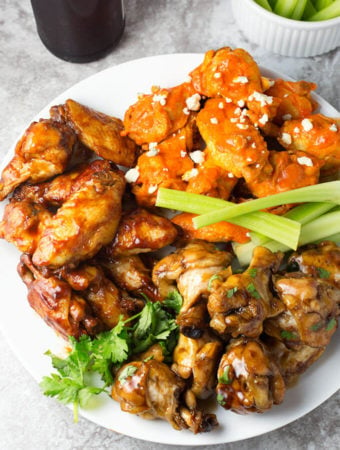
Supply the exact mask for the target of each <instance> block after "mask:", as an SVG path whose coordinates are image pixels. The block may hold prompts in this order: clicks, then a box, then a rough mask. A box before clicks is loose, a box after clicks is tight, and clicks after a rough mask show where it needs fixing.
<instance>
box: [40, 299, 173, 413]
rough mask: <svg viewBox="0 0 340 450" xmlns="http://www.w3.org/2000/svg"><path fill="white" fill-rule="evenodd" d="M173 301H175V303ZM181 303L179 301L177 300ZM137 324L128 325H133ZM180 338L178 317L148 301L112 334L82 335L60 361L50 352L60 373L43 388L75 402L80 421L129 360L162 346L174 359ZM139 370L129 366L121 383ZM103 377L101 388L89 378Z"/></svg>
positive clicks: (47, 381) (69, 401) (63, 400)
mask: <svg viewBox="0 0 340 450" xmlns="http://www.w3.org/2000/svg"><path fill="white" fill-rule="evenodd" d="M172 301H173V300H172ZM176 302H178V298H177V300H176ZM133 320H136V322H135V324H134V325H132V326H130V327H129V326H128V325H127V324H128V323H129V322H132V321H133ZM177 339H178V326H177V324H176V320H175V318H174V317H173V316H172V315H171V314H170V313H169V312H168V311H166V310H165V309H163V306H162V304H161V303H159V302H155V303H151V302H150V301H148V300H147V302H146V304H145V306H144V308H143V309H142V311H141V312H140V313H138V314H136V315H135V316H133V317H130V318H128V319H126V320H123V318H122V317H120V319H119V321H118V323H117V325H116V326H115V327H114V328H112V330H110V331H105V332H103V333H100V334H98V335H97V336H96V337H95V338H94V339H91V338H90V337H89V336H82V337H81V338H80V339H79V340H78V341H77V340H76V339H74V338H73V337H70V344H71V347H72V349H71V352H70V353H69V355H68V356H67V357H66V358H59V357H58V356H56V355H54V354H52V353H51V352H50V351H47V352H46V355H48V356H50V357H51V359H52V365H53V367H54V368H55V369H56V370H57V373H52V374H51V375H50V376H49V377H48V376H45V377H43V379H42V381H41V383H40V387H41V388H42V390H43V393H44V394H45V395H48V396H50V397H56V398H57V399H58V400H59V401H61V402H62V403H73V412H74V420H75V422H77V421H78V407H79V406H81V407H85V406H86V405H87V404H88V402H89V400H90V398H91V397H92V395H97V394H100V393H101V392H103V391H105V390H106V388H107V387H108V386H110V385H111V384H112V383H113V381H114V380H113V375H112V371H113V368H114V367H119V366H120V365H121V364H123V363H124V362H125V361H127V360H128V358H129V357H130V356H131V355H133V354H135V353H140V352H143V351H145V350H147V349H148V348H149V347H150V346H151V345H153V344H155V343H159V344H160V345H161V346H162V349H163V352H164V355H165V357H166V358H167V359H169V358H170V356H171V354H172V351H173V349H174V347H175V346H176V343H177ZM135 370H137V369H136V368H134V366H128V367H127V368H126V373H125V371H123V372H122V373H121V374H120V377H119V380H120V381H122V380H123V378H124V377H125V378H127V377H128V376H131V375H132V374H133V373H134V372H135ZM94 373H96V374H99V375H100V376H101V380H102V381H101V386H99V387H98V386H93V385H91V384H90V382H89V381H88V378H89V375H91V374H94Z"/></svg>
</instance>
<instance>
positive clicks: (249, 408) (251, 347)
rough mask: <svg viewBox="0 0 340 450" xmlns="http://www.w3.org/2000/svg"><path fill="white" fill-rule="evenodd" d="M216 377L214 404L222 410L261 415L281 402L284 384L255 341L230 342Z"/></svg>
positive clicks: (263, 350) (259, 343) (272, 363)
mask: <svg viewBox="0 0 340 450" xmlns="http://www.w3.org/2000/svg"><path fill="white" fill-rule="evenodd" d="M217 377H218V385H217V388H216V392H217V401H218V403H219V404H220V405H221V406H223V408H225V409H231V410H232V411H234V412H237V413H240V414H246V413H248V412H264V411H267V410H268V409H270V408H271V407H272V406H273V405H278V404H279V403H281V402H282V401H283V397H284V394H285V383H284V380H283V378H282V376H281V374H280V371H279V368H278V367H277V365H276V364H275V363H274V362H273V360H272V359H271V358H270V355H269V354H268V353H267V352H266V349H265V347H264V346H263V345H262V344H261V342H259V341H257V340H255V339H247V338H240V339H236V340H233V341H231V343H230V344H229V345H228V347H227V350H226V352H225V354H224V355H223V356H222V359H221V362H220V365H219V368H218V372H217Z"/></svg>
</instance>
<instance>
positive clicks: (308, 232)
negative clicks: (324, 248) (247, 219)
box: [233, 210, 340, 266]
mask: <svg viewBox="0 0 340 450" xmlns="http://www.w3.org/2000/svg"><path fill="white" fill-rule="evenodd" d="M338 236H340V210H335V211H331V212H329V213H327V214H324V215H322V216H320V217H318V218H317V219H315V220H313V221H312V222H309V223H307V224H305V225H303V226H302V228H301V234H300V239H299V246H301V245H306V244H310V243H312V242H319V241H324V240H333V241H334V240H335V239H337V237H338ZM337 242H340V240H338V241H337ZM256 246H257V245H256V244H255V243H254V242H248V243H246V244H233V248H234V252H235V254H236V256H237V259H238V261H239V263H240V264H241V265H242V266H245V265H247V264H249V263H250V261H251V258H252V254H253V250H254V248H255V247H256ZM263 247H266V248H268V249H269V250H271V251H272V252H278V251H281V252H286V251H287V250H290V249H289V248H288V247H287V246H285V245H283V244H281V243H280V242H277V241H268V242H266V243H264V244H263Z"/></svg>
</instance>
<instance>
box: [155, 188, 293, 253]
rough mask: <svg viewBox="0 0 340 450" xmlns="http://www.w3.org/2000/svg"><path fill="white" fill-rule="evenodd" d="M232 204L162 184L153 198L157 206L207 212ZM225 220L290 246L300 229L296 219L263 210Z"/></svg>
mask: <svg viewBox="0 0 340 450" xmlns="http://www.w3.org/2000/svg"><path fill="white" fill-rule="evenodd" d="M233 205H234V203H232V202H227V201H225V200H221V199H219V198H214V197H208V196H206V195H199V194H192V193H189V192H183V191H177V190H174V189H165V188H160V189H159V190H158V194H157V200H156V206H159V207H162V208H169V209H175V210H178V211H184V212H189V213H192V214H202V213H208V212H212V211H216V210H218V209H223V208H225V207H226V206H233ZM228 222H230V223H233V224H235V225H240V226H242V227H245V228H247V229H249V230H255V231H256V230H261V232H262V233H263V234H265V235H266V236H267V237H269V238H270V239H278V240H279V241H280V242H283V243H285V244H286V245H288V246H290V247H292V248H296V246H297V243H298V239H299V235H300V229H301V225H300V224H299V223H298V222H296V221H293V220H291V219H289V218H285V217H282V216H276V215H275V214H270V213H267V212H264V211H256V212H252V213H249V214H244V215H243V216H239V217H235V218H233V219H231V220H229V221H228Z"/></svg>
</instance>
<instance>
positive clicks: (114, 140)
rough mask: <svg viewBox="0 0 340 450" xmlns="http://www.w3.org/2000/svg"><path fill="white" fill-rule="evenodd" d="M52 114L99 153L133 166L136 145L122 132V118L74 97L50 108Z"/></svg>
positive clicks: (127, 165)
mask: <svg viewBox="0 0 340 450" xmlns="http://www.w3.org/2000/svg"><path fill="white" fill-rule="evenodd" d="M50 112H51V116H52V117H55V118H56V119H57V120H60V121H63V122H65V123H66V124H67V125H69V126H70V127H71V128H72V129H73V130H74V131H75V132H76V134H77V136H78V139H79V140H80V142H82V143H83V144H84V145H85V146H86V147H88V148H90V149H91V150H93V151H94V152H95V153H96V154H97V155H98V156H101V157H102V158H105V159H108V160H110V161H112V162H114V163H115V164H120V165H122V166H125V167H132V166H133V164H134V162H135V159H136V156H137V146H136V144H135V143H134V142H133V141H132V140H131V139H129V138H128V137H123V136H121V133H122V131H123V128H124V127H123V122H122V121H121V120H120V119H118V118H116V117H112V116H108V115H106V114H103V113H101V112H98V111H95V110H94V109H91V108H88V107H87V106H84V105H82V104H80V103H78V102H76V101H74V100H71V99H69V100H66V102H65V104H63V105H59V106H56V107H52V108H51V111H50Z"/></svg>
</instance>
